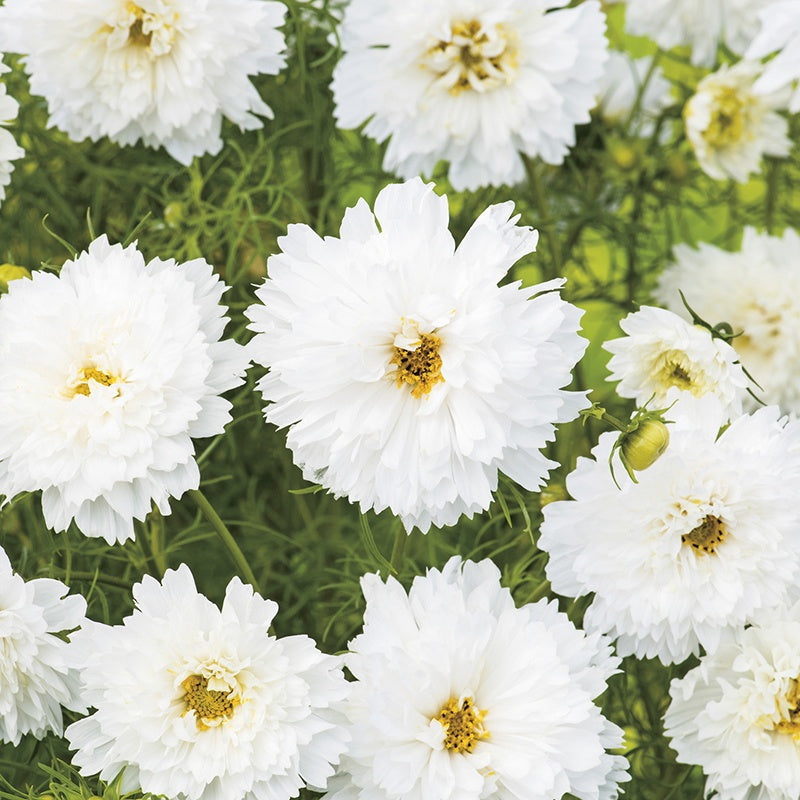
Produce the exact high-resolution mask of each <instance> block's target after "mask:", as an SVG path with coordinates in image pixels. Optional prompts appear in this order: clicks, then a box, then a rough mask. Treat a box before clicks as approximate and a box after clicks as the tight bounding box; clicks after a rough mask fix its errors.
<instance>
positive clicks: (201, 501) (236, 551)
mask: <svg viewBox="0 0 800 800" xmlns="http://www.w3.org/2000/svg"><path fill="white" fill-rule="evenodd" d="M189 494H190V495H191V497H192V500H194V502H195V503H197V507H198V508H199V509H200V511H202V513H203V516H204V517H205V518H206V520H208V522H209V523H210V524H211V527H212V528H213V529H214V530H215V531H216V533H217V536H219V538H220V540H221V541H222V544H224V545H225V548H226V549H227V551H228V553H230V555H231V558H233V562H234V564H236V568H237V569H238V570H239V576H240V577H241V578H242V579H243V580H244V581H245V582H246V583H249V584H250V585H251V586H252V587H253V588H254V589H255V590H256V591H257V592H259V593H260V590H259V587H258V581H257V580H256V576H255V575H254V574H253V570H252V569H250V564H248V563H247V559H246V558H245V557H244V553H243V552H242V551H241V549H240V548H239V545H238V544H236V539H234V538H233V535H232V534H231V532H230V531H229V530H228V528H227V526H226V525H225V523H224V522H223V521H222V518H221V517H220V515H219V514H217V512H216V511H215V510H214V506H212V505H211V503H209V502H208V498H207V497H206V496H205V495H204V494H203V493H202V492H201V491H200V490H199V489H190V490H189Z"/></svg>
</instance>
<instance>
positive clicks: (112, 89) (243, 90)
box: [0, 0, 286, 164]
mask: <svg viewBox="0 0 800 800" xmlns="http://www.w3.org/2000/svg"><path fill="white" fill-rule="evenodd" d="M285 12H286V7H285V6H284V5H283V3H279V2H274V0H135V1H134V0H89V1H88V2H87V0H6V2H5V4H4V5H3V6H2V7H0V49H5V50H8V51H11V52H15V53H23V54H24V55H25V58H24V60H23V63H24V64H25V66H26V69H27V70H28V72H29V73H30V79H31V92H32V93H33V94H38V95H41V96H42V97H44V98H45V99H46V100H47V103H48V108H49V111H50V124H51V125H55V126H56V127H58V128H60V129H61V130H63V131H65V132H66V133H67V134H69V136H70V137H72V138H73V139H75V140H77V141H80V140H82V139H85V138H86V137H89V138H90V139H93V140H97V139H100V138H101V137H103V136H108V137H109V138H110V139H111V140H112V141H114V142H117V143H119V144H122V145H128V144H133V143H135V142H137V141H138V140H139V139H141V140H142V141H143V142H144V144H145V145H147V146H149V147H158V146H159V145H163V146H164V148H165V149H166V150H167V152H168V153H169V154H170V155H171V156H172V157H173V158H175V159H177V160H178V161H180V162H181V163H182V164H189V163H190V162H191V160H192V158H193V157H194V156H197V155H202V154H203V153H216V152H218V151H219V149H220V148H221V147H222V139H221V138H220V128H221V125H222V118H223V117H227V118H228V119H230V120H232V121H233V122H235V123H236V124H237V125H238V126H239V127H240V128H242V129H245V130H251V129H254V128H260V127H261V126H262V124H263V122H262V121H261V120H260V119H259V118H258V117H256V116H254V115H256V114H258V115H260V116H265V117H271V116H272V112H271V111H270V108H269V106H268V105H267V104H266V103H264V101H263V100H262V99H261V98H260V97H259V94H258V92H257V91H256V89H255V88H254V87H253V85H252V84H251V83H250V80H249V76H250V75H255V74H258V73H265V74H270V75H274V74H277V73H278V72H279V71H280V69H281V67H282V66H283V65H284V57H283V55H282V54H281V51H282V50H283V46H284V40H283V35H282V34H281V33H280V31H278V30H277V27H278V26H279V25H281V24H282V22H283V17H284V14H285Z"/></svg>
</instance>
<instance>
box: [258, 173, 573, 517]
mask: <svg viewBox="0 0 800 800" xmlns="http://www.w3.org/2000/svg"><path fill="white" fill-rule="evenodd" d="M512 211H513V204H512V203H503V204H500V205H495V206H490V207H489V208H488V209H486V211H484V212H483V214H481V216H480V217H479V218H478V220H477V221H476V222H475V223H474V225H473V226H472V227H471V228H470V230H469V231H468V232H467V234H466V235H465V236H464V238H463V239H462V241H461V243H460V244H459V245H458V247H456V245H455V242H454V241H453V237H452V236H451V235H450V232H449V231H448V228H447V226H448V208H447V199H446V198H445V197H439V196H437V195H436V194H435V193H434V192H433V188H432V186H430V185H425V184H423V183H422V181H421V180H420V179H419V178H417V179H415V180H413V181H409V182H408V183H405V184H398V185H392V186H388V187H386V188H385V189H383V191H381V192H380V194H379V195H378V197H377V199H376V201H375V213H374V215H373V213H372V212H371V211H370V209H369V207H368V206H367V204H366V203H365V202H364V201H363V200H360V201H359V202H358V204H357V205H356V206H355V207H354V208H350V209H348V210H347V212H346V214H345V217H344V221H343V222H342V226H341V231H340V237H339V238H334V237H326V238H325V239H322V238H320V237H319V236H317V234H316V233H314V231H312V230H311V229H310V228H309V227H308V226H306V225H291V226H289V233H288V235H287V236H285V237H283V238H282V239H279V240H278V242H279V244H280V245H281V247H282V249H283V252H282V253H280V254H278V255H273V256H272V257H271V258H270V259H269V261H268V264H267V269H268V272H269V278H268V279H267V280H266V282H265V283H264V284H263V285H262V286H261V287H259V288H258V290H257V291H256V295H257V297H258V299H259V301H260V303H258V304H256V305H253V306H251V307H250V308H249V309H248V310H247V312H246V313H247V315H248V316H249V317H250V319H251V320H252V325H251V326H250V327H251V328H252V329H253V330H255V331H256V334H257V335H256V336H255V337H254V338H253V340H252V343H251V345H250V346H251V353H252V357H253V359H254V361H256V362H257V363H260V364H262V365H263V366H265V367H268V368H269V373H268V374H267V375H266V377H264V378H262V379H261V380H260V381H259V383H258V386H259V388H260V390H261V392H262V394H263V396H264V400H265V401H266V402H267V406H266V407H265V416H266V419H267V421H268V422H271V423H274V424H275V425H277V426H278V427H280V428H283V427H288V428H289V432H288V435H287V444H288V446H289V448H290V449H291V450H292V453H293V454H294V461H295V463H296V464H297V465H298V466H299V467H300V468H301V469H302V470H303V476H304V477H305V478H306V479H307V480H309V481H313V482H315V483H319V484H321V485H322V486H324V487H325V488H326V489H328V490H330V491H331V492H333V493H334V494H335V495H337V496H346V497H347V498H349V500H350V501H351V502H354V503H359V504H360V506H361V509H362V510H363V511H366V510H368V509H371V508H374V509H375V511H376V512H378V511H381V510H383V509H385V508H387V507H388V508H390V509H391V511H392V513H393V514H395V515H397V516H399V517H400V518H401V519H402V520H403V523H404V524H405V526H406V528H407V529H408V530H410V529H411V528H413V527H414V526H416V527H418V528H419V529H420V530H422V531H427V530H428V528H429V527H430V526H431V524H433V525H436V526H442V525H452V524H453V523H455V522H456V520H457V519H458V518H459V517H460V516H461V515H462V514H467V515H469V516H472V515H473V514H474V513H475V512H479V511H481V510H484V509H486V508H488V506H489V504H490V503H491V499H492V492H493V491H494V490H495V489H496V487H497V477H498V472H503V473H505V474H506V475H508V476H509V477H510V478H512V479H513V480H515V481H517V482H518V483H520V484H521V485H523V486H524V487H526V488H527V489H535V488H537V487H538V486H539V485H540V484H541V482H542V480H543V478H544V476H545V475H546V474H547V471H548V470H549V468H550V467H551V466H553V464H552V462H550V461H549V460H548V459H547V458H545V457H544V456H543V455H542V453H541V452H540V448H541V447H542V446H543V445H544V444H545V442H547V441H548V440H550V439H552V437H553V435H554V431H555V428H554V423H556V422H564V421H568V420H571V419H573V418H574V417H575V415H576V414H577V412H578V410H579V409H580V408H581V407H582V406H584V405H585V404H586V400H585V398H584V395H583V394H581V393H576V392H567V391H564V390H563V389H561V388H559V387H562V386H565V385H567V384H568V383H569V382H570V378H571V370H572V367H573V366H574V365H575V363H576V362H577V361H578V359H579V358H580V356H581V355H582V353H583V350H584V347H585V345H586V342H585V340H584V339H582V338H581V337H580V336H578V333H577V330H578V320H579V318H580V315H581V312H580V311H579V310H578V309H577V308H575V307H574V306H572V305H570V304H568V303H565V302H564V301H563V300H561V298H560V297H559V296H558V293H557V292H556V291H554V290H556V289H558V288H559V287H560V286H561V285H562V284H563V283H564V281H563V280H554V281H550V282H549V283H544V284H540V285H537V286H530V287H523V286H521V285H520V284H519V283H518V282H517V283H514V282H511V283H504V284H503V285H498V284H499V283H500V281H501V280H503V279H504V278H505V276H506V274H507V272H508V270H509V269H510V268H511V266H512V265H513V264H514V263H515V262H516V261H517V260H518V259H519V258H520V257H521V256H523V255H526V254H528V253H530V252H531V251H532V250H533V249H534V248H535V246H536V241H537V233H536V232H535V231H533V230H532V229H530V228H523V227H519V226H518V225H517V224H516V223H517V220H518V217H512V216H511V214H512Z"/></svg>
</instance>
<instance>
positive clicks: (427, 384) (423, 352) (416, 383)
mask: <svg viewBox="0 0 800 800" xmlns="http://www.w3.org/2000/svg"><path fill="white" fill-rule="evenodd" d="M441 344H442V340H441V339H440V338H439V337H438V336H437V335H436V334H434V333H421V334H420V335H419V343H418V344H417V346H416V347H415V348H414V349H413V350H409V349H406V348H404V347H398V346H397V345H395V346H394V348H393V355H392V358H391V360H390V361H389V363H390V364H393V365H394V366H395V367H397V369H396V370H395V372H393V373H392V376H393V377H394V379H395V382H396V384H397V385H398V386H402V385H403V384H408V385H409V386H410V387H411V395H412V396H413V397H422V395H423V394H428V392H430V390H431V389H432V388H433V387H434V386H435V385H436V384H437V383H444V378H443V377H442V357H441V356H440V355H439V347H440V346H441Z"/></svg>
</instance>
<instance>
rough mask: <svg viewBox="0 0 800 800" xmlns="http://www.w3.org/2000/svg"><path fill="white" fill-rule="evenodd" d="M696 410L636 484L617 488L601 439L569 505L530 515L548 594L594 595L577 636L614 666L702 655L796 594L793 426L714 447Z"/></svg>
mask: <svg viewBox="0 0 800 800" xmlns="http://www.w3.org/2000/svg"><path fill="white" fill-rule="evenodd" d="M704 400H705V401H706V402H699V403H698V404H697V406H696V407H695V409H694V412H693V415H692V417H691V418H688V419H681V420H679V421H678V422H677V423H675V424H674V425H670V426H669V428H670V440H669V446H668V447H667V449H666V452H664V453H663V454H662V455H661V456H660V457H659V458H658V460H656V461H655V463H654V464H652V465H651V466H649V467H648V468H647V469H645V470H642V471H641V472H639V473H638V475H637V478H638V483H633V481H632V480H631V479H630V477H629V476H628V475H627V474H625V472H624V470H623V469H622V467H621V466H620V465H619V464H617V465H616V469H615V474H616V481H617V482H618V483H619V485H617V483H616V482H615V480H614V478H613V477H612V473H611V469H610V466H609V454H610V452H611V448H612V446H613V444H614V442H615V440H616V438H617V434H615V433H604V434H602V435H601V437H600V441H599V443H598V445H597V447H596V448H595V449H594V450H593V451H592V452H593V455H594V458H593V459H590V458H579V459H578V464H577V466H576V468H575V470H574V472H572V473H571V474H570V475H569V476H568V477H567V490H568V492H569V494H570V496H571V498H573V499H571V500H564V501H557V502H553V503H549V504H548V505H546V506H545V507H544V509H543V513H544V522H543V524H542V529H541V536H540V538H539V546H540V547H541V548H542V549H543V550H546V551H547V552H548V553H549V554H550V561H549V563H548V565H547V577H548V578H549V579H550V582H551V584H552V587H553V590H554V591H555V592H557V593H558V594H562V595H566V596H569V597H579V596H584V595H590V594H591V595H593V599H592V601H591V604H590V605H589V607H588V609H587V611H586V615H585V618H584V625H585V626H586V628H587V630H596V631H600V632H602V633H607V634H609V635H610V636H612V637H613V638H615V639H616V640H617V652H618V653H619V654H620V655H629V654H631V653H633V654H635V655H637V656H639V657H643V658H652V657H654V656H657V657H658V658H659V659H660V660H661V661H662V662H663V663H665V664H669V663H673V662H681V661H683V660H684V659H685V658H687V657H688V656H689V655H690V654H692V653H695V654H696V653H697V652H698V651H699V649H700V647H703V648H705V650H706V651H707V652H710V653H713V652H714V650H715V649H716V647H717V645H718V644H719V641H720V636H721V634H722V632H723V631H724V630H725V629H728V628H735V627H740V626H744V625H745V624H747V623H748V622H750V621H751V620H752V619H753V618H755V617H756V616H757V615H758V614H760V613H762V612H764V610H765V609H766V610H769V609H771V608H775V607H777V606H780V605H781V604H782V603H784V602H785V601H786V600H787V599H788V598H790V597H792V596H793V593H794V592H795V591H796V590H795V587H796V586H797V584H798V581H800V514H799V513H798V511H797V497H798V494H800V422H797V421H794V422H788V423H787V422H786V420H785V419H779V411H778V409H777V407H775V406H768V407H766V408H762V409H761V410H759V411H757V412H755V413H754V414H753V415H752V416H743V417H739V418H738V419H736V420H734V422H733V423H731V425H730V426H729V427H728V428H727V429H725V431H724V432H723V433H722V434H721V435H719V436H718V432H719V430H720V426H721V425H722V424H723V423H724V421H725V419H724V417H723V416H722V415H721V414H720V413H719V406H718V405H717V404H716V403H715V402H713V399H712V398H704ZM709 401H710V402H709Z"/></svg>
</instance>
